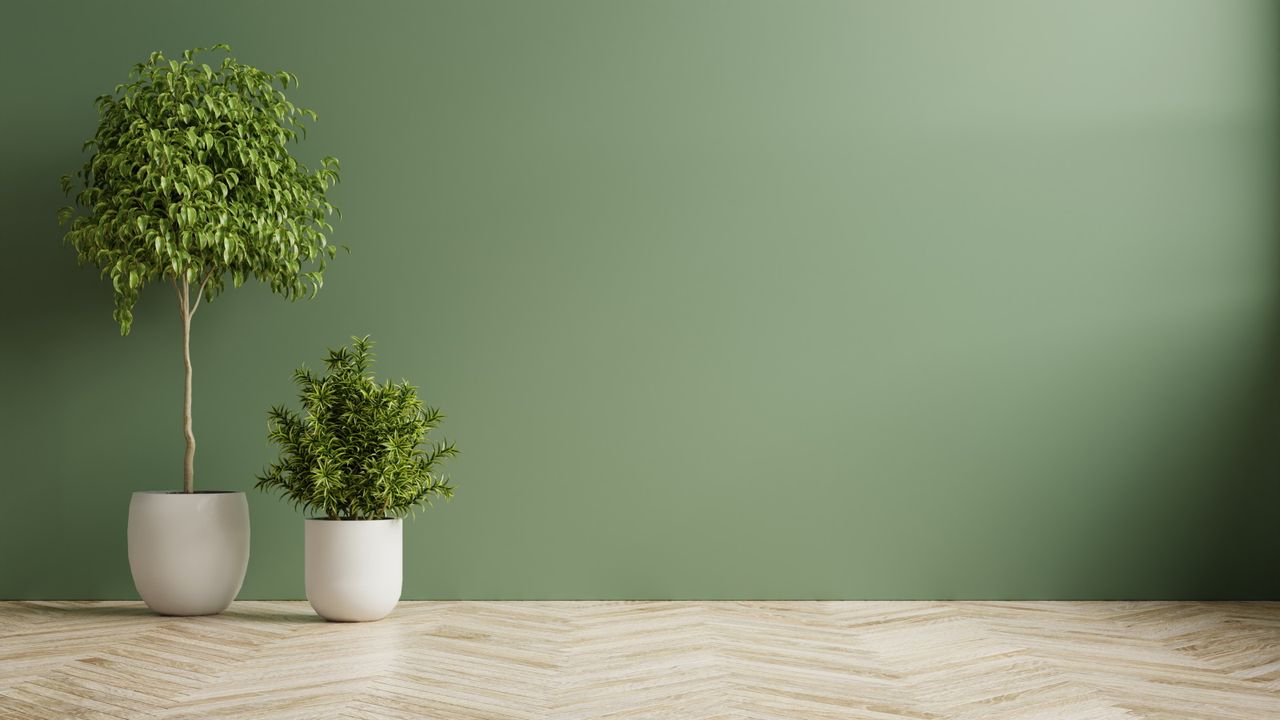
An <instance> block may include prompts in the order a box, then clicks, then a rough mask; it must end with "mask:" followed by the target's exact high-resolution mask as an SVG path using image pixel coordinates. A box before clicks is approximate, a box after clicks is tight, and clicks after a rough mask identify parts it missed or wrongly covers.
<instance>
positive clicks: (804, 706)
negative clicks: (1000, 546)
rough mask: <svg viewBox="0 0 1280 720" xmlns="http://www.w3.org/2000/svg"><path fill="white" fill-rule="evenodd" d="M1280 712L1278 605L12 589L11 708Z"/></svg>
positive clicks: (518, 714) (1254, 717)
mask: <svg viewBox="0 0 1280 720" xmlns="http://www.w3.org/2000/svg"><path fill="white" fill-rule="evenodd" d="M45 717H48V718H100V719H103V720H110V719H116V718H148V719H149V718H156V719H168V720H174V719H176V718H315V717H345V718H439V719H442V720H501V719H508V718H509V719H510V720H545V719H547V718H556V719H563V720H606V719H607V720H638V719H641V718H646V719H647V718H662V719H663V720H681V719H683V718H688V719H691V720H692V719H694V718H696V719H698V720H730V719H739V720H740V719H759V720H768V719H777V718H804V719H805V720H826V719H834V718H840V719H841V720H845V719H864V720H942V719H943V718H945V719H946V720H979V719H981V720H1032V719H1039V718H1045V719H1050V718H1051V719H1053V720H1160V719H1164V718H1189V717H1194V718H1208V719H1216V720H1260V719H1262V718H1273V717H1275V718H1280V603H1276V602H1270V603H1268V602H1257V603H1193V602H1188V603H1180V602H1145V603H1144V602H1116V603H1107V602H1007V603H1001V602H829V601H824V602H406V603H401V605H400V606H399V607H398V608H397V610H396V612H395V613H393V614H392V616H391V617H389V618H387V619H386V620H383V621H381V622H377V623H363V624H334V623H325V622H323V621H321V620H319V618H317V617H316V616H315V615H314V614H313V613H311V611H310V608H309V607H308V606H307V604H306V603H300V602H239V603H236V604H235V605H233V607H232V608H231V610H229V611H228V612H226V613H224V614H222V615H218V616H212V617H201V618H167V617H158V616H155V615H152V614H151V613H149V612H147V611H146V609H145V608H144V607H143V606H141V604H139V603H124V602H103V603H95V602H0V719H3V720H7V719H9V718H45Z"/></svg>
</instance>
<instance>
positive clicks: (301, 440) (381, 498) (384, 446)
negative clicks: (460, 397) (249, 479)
mask: <svg viewBox="0 0 1280 720" xmlns="http://www.w3.org/2000/svg"><path fill="white" fill-rule="evenodd" d="M352 340H354V341H355V342H354V344H353V345H352V347H351V348H347V347H342V348H339V349H337V350H330V351H329V356H328V358H327V359H326V360H325V365H326V366H327V369H328V372H327V374H326V375H324V376H323V377H317V376H316V375H313V374H312V373H311V372H310V371H308V370H307V369H306V367H302V368H300V369H298V370H296V371H295V372H294V375H293V377H294V382H296V383H297V385H298V388H299V397H300V399H301V401H302V405H303V408H304V409H305V411H306V414H305V415H300V414H298V413H296V412H294V411H292V410H289V409H287V408H285V407H283V406H276V407H273V408H271V410H270V412H268V422H267V437H268V438H269V439H270V440H271V441H272V442H273V443H276V444H277V445H279V446H280V448H281V459H280V460H279V461H278V462H275V463H272V464H271V465H269V466H268V467H267V469H266V472H265V473H264V474H263V475H260V476H258V484H257V488H258V489H259V490H267V491H270V490H276V491H279V492H280V494H281V495H282V496H283V497H285V498H287V499H289V500H291V501H292V502H293V504H294V506H295V507H296V506H301V507H302V508H303V509H304V510H312V511H316V512H320V513H323V514H324V515H325V516H326V517H328V518H330V519H332V520H339V519H348V520H373V519H380V518H385V517H403V516H405V515H406V514H408V513H409V512H411V511H412V510H414V509H415V508H417V507H418V506H420V505H423V504H426V505H430V504H431V496H433V495H438V496H441V497H445V498H449V497H453V487H452V486H451V485H450V484H449V479H448V478H447V477H444V476H441V475H438V474H436V473H435V472H434V469H435V465H436V463H437V462H439V461H440V460H442V459H444V458H446V457H453V456H455V455H457V454H458V451H457V449H456V448H455V447H454V446H453V444H452V443H450V442H448V441H442V442H440V443H438V444H434V443H429V442H427V435H428V434H429V433H430V432H431V431H432V430H433V429H435V427H436V426H437V425H439V423H440V421H441V420H442V419H443V418H444V416H443V415H441V414H440V411H439V410H437V409H435V408H431V407H424V406H423V404H422V401H421V400H419V399H418V391H417V388H415V387H414V386H412V385H410V384H408V383H407V382H400V383H399V384H392V383H391V382H390V381H387V382H385V383H382V384H378V383H377V382H376V381H375V380H374V378H373V376H372V374H370V373H369V365H370V363H371V362H372V358H373V355H372V353H371V352H370V348H371V347H372V345H373V343H372V342H370V340H369V338H368V337H367V336H366V337H363V338H352ZM424 445H425V447H424Z"/></svg>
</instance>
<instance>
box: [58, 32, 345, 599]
mask: <svg viewBox="0 0 1280 720" xmlns="http://www.w3.org/2000/svg"><path fill="white" fill-rule="evenodd" d="M213 49H214V50H221V51H222V52H223V53H226V55H225V56H224V57H223V58H222V62H221V63H220V64H218V66H217V67H210V66H209V65H208V64H205V63H203V62H199V60H198V58H197V56H198V55H199V54H200V53H202V52H206V50H205V49H204V48H196V49H194V50H188V51H186V52H184V53H183V54H182V59H181V60H169V59H167V58H165V57H164V55H163V54H161V53H159V52H154V53H152V54H151V56H150V57H149V58H148V59H147V61H146V62H143V63H139V64H137V65H135V66H134V68H133V71H132V72H131V73H130V78H131V81H130V82H128V83H126V84H121V85H117V86H116V88H115V91H114V92H113V93H112V94H110V95H103V96H101V97H99V98H98V99H97V108H98V115H99V124H98V131H97V133H96V134H95V135H94V136H93V138H92V139H90V140H89V141H88V142H86V143H85V148H86V149H90V150H91V151H92V155H91V156H90V158H89V160H88V161H87V162H86V163H85V164H84V167H83V168H82V169H81V170H80V171H78V172H77V173H75V174H74V175H68V176H65V177H63V178H62V188H63V191H64V192H66V193H67V194H68V195H69V196H70V195H72V194H73V192H74V200H75V202H76V205H77V206H78V207H66V208H63V209H62V210H61V212H60V213H59V220H60V221H61V222H62V223H63V224H64V225H66V224H68V223H69V224H70V229H69V231H68V232H67V234H66V240H67V241H68V242H70V243H71V245H73V246H74V247H75V249H76V251H77V254H78V257H79V260H80V262H81V263H92V264H93V265H96V266H98V268H100V269H101V272H102V275H103V276H107V277H110V278H111V284H112V287H113V288H114V290H115V314H114V317H115V320H116V322H118V323H119V324H120V332H121V334H123V335H127V334H128V333H129V328H130V325H131V324H132V322H133V307H134V304H135V303H136V302H137V299H138V295H139V293H140V292H141V291H142V288H143V287H145V286H146V285H147V284H149V283H152V282H161V283H165V284H168V285H170V286H172V289H173V292H174V295H175V296H176V298H177V303H178V314H179V319H180V320H181V321H182V362H183V367H184V368H185V371H186V382H185V391H184V401H183V410H182V432H183V435H184V437H185V438H186V452H185V453H184V456H183V467H182V491H181V492H165V491H161V492H138V493H134V495H133V498H132V501H131V502H130V506H129V566H130V569H131V570H132V572H133V579H134V585H135V586H136V587H137V589H138V593H139V594H140V595H141V596H142V599H143V600H145V601H146V603H147V605H148V606H149V607H151V608H152V609H153V610H155V611H156V612H159V613H163V614H166V615H202V614H209V613H216V612H220V611H222V610H224V609H225V608H226V607H227V606H228V605H229V604H230V603H231V601H232V599H234V598H235V595H236V593H238V592H239V590H240V584H241V583H242V582H243V580H244V572H245V567H246V565H247V563H248V560H249V509H248V504H247V503H246V502H245V497H244V493H242V492H208V491H202V492H200V493H196V492H195V485H194V483H195V451H196V440H195V433H194V431H193V429H192V423H191V320H192V318H193V317H194V316H195V314H196V311H197V309H199V307H200V303H201V302H202V301H204V300H210V301H211V300H213V298H214V297H216V296H217V295H218V294H219V293H220V292H222V290H223V289H224V287H225V284H226V282H227V280H228V278H229V279H230V282H231V283H232V285H233V286H236V287H238V286H240V285H241V284H243V283H244V282H245V280H246V279H248V278H250V277H256V278H258V279H259V280H261V281H262V282H264V283H266V284H268V285H269V286H270V287H271V289H272V290H273V291H274V292H276V293H278V294H280V295H283V296H284V297H286V298H289V299H290V300H294V299H297V298H299V297H303V296H305V295H307V294H308V291H309V292H310V294H311V295H313V296H314V294H315V292H316V291H317V290H318V289H319V288H320V285H321V282H322V278H323V273H324V269H325V265H326V263H327V261H328V260H329V259H331V258H333V256H334V254H335V253H334V247H333V246H332V245H329V244H328V242H327V239H326V236H325V233H326V232H331V231H332V230H333V228H332V226H330V225H329V223H328V222H327V218H328V216H329V215H330V214H331V213H332V212H334V210H335V208H334V206H333V205H331V204H330V203H329V201H328V200H327V199H326V191H327V190H328V189H329V188H330V187H332V186H333V184H334V183H336V182H337V181H338V162H337V160H335V159H333V158H325V159H324V160H323V162H322V164H321V167H320V168H319V169H315V170H312V169H308V168H307V167H306V166H305V165H303V164H302V163H301V162H299V161H298V160H297V159H296V158H294V157H293V155H292V154H290V152H289V147H288V144H289V143H290V142H291V141H296V140H298V138H299V137H300V136H303V135H305V127H304V125H303V118H304V117H309V118H310V119H311V120H315V113H314V112H312V111H310V110H305V109H302V108H299V107H296V106H295V105H293V104H292V103H290V102H289V101H288V100H287V99H286V97H285V94H284V92H283V90H284V89H287V88H288V87H289V85H290V84H296V83H297V78H295V77H294V76H293V75H292V74H290V73H287V72H278V73H274V74H271V73H266V72H263V71H261V70H258V69H257V68H253V67H250V66H248V65H243V64H241V63H239V62H236V60H235V59H234V58H232V57H230V55H229V53H230V50H231V49H230V48H229V47H227V46H226V45H215V46H214V48H213ZM277 86H279V87H277ZM78 208H81V209H78Z"/></svg>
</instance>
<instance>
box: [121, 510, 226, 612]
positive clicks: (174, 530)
mask: <svg viewBox="0 0 1280 720" xmlns="http://www.w3.org/2000/svg"><path fill="white" fill-rule="evenodd" d="M248 566H249V503H248V501H247V500H246V499H245V496H244V493H242V492H197V493H181V492H164V491H154V492H135V493H134V494H133V498H132V499H131V500H130V501H129V570H130V571H131V572H132V573H133V586H134V587H135V588H137V590H138V594H139V595H141V596H142V600H143V602H145V603H146V604H147V607H149V608H151V609H152V610H154V611H155V612H157V613H160V614H161V615H213V614H215V613H220V612H222V611H223V610H226V609H227V606H229V605H230V604H231V601H232V600H235V598H236V595H237V594H238V593H239V592H240V586H241V585H242V584H243V583H244V573H245V569H246V568H248Z"/></svg>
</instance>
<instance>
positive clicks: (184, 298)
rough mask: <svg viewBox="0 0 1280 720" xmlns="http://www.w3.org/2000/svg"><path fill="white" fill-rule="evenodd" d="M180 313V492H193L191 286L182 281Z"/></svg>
mask: <svg viewBox="0 0 1280 720" xmlns="http://www.w3.org/2000/svg"><path fill="white" fill-rule="evenodd" d="M178 299H179V301H180V303H181V311H182V364H183V366H184V368H185V369H186V373H187V377H186V392H185V394H184V396H183V404H182V432H183V434H184V435H185V436H186V438H187V451H186V454H185V455H184V456H183V460H182V491H183V492H185V493H192V492H195V475H196V435H195V433H194V432H192V430H191V312H192V310H193V308H192V307H191V303H190V299H191V285H190V283H188V282H187V281H185V280H183V281H182V292H181V293H180V294H179V298H178Z"/></svg>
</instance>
